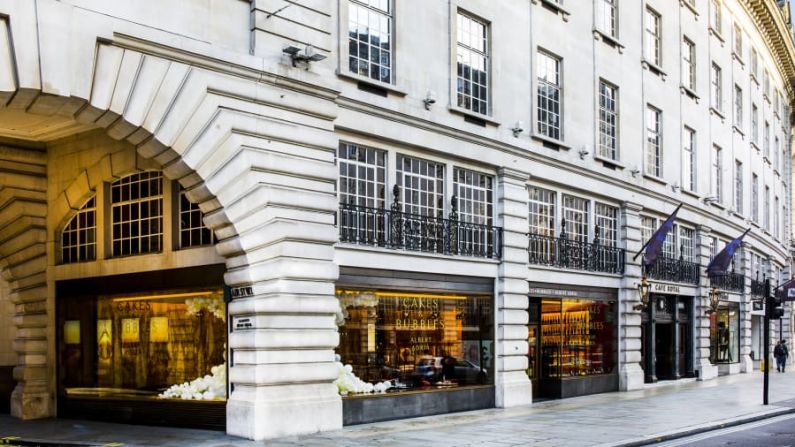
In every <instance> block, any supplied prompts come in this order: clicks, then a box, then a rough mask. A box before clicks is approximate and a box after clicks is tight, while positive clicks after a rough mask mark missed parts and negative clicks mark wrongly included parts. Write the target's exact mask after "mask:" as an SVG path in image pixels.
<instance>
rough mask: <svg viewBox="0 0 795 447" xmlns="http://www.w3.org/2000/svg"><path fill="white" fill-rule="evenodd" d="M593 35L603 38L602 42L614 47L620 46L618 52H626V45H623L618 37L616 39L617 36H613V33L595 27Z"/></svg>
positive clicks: (598, 38) (597, 38)
mask: <svg viewBox="0 0 795 447" xmlns="http://www.w3.org/2000/svg"><path fill="white" fill-rule="evenodd" d="M593 37H594V39H596V40H601V41H602V42H604V43H606V44H608V45H610V46H611V47H613V48H618V52H619V53H623V52H624V45H622V44H621V42H619V41H618V39H616V38H615V37H613V36H611V35H609V34H607V33H605V32H603V31H602V30H600V29H598V28H594V29H593Z"/></svg>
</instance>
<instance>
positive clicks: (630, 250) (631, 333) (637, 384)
mask: <svg viewBox="0 0 795 447" xmlns="http://www.w3.org/2000/svg"><path fill="white" fill-rule="evenodd" d="M642 209H643V207H642V206H641V205H640V204H638V203H633V202H624V203H623V204H622V205H621V236H620V238H621V239H623V240H624V241H626V250H627V260H626V261H627V263H626V270H625V272H624V277H623V278H622V281H621V290H620V291H619V312H620V319H621V333H620V334H619V338H620V340H619V343H620V348H619V354H618V355H619V359H618V363H619V365H620V369H619V387H620V389H621V390H622V391H630V390H635V389H638V388H642V387H643V381H644V373H643V368H642V367H641V365H640V360H641V343H642V341H641V334H642V332H641V324H642V320H641V313H640V311H638V310H635V309H634V307H635V306H636V305H638V304H640V293H639V292H638V283H640V279H641V274H642V272H641V264H640V262H641V261H640V259H641V258H640V257H638V258H637V259H634V260H633V259H632V257H633V256H635V253H637V252H638V250H640V247H641V246H642V245H643V241H642V240H641V233H640V214H639V213H640V210H642Z"/></svg>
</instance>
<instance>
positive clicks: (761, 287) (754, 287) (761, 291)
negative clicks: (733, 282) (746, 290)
mask: <svg viewBox="0 0 795 447" xmlns="http://www.w3.org/2000/svg"><path fill="white" fill-rule="evenodd" d="M751 295H752V296H761V297H763V296H765V281H764V280H762V281H759V280H757V279H752V280H751Z"/></svg>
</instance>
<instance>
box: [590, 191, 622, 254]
mask: <svg viewBox="0 0 795 447" xmlns="http://www.w3.org/2000/svg"><path fill="white" fill-rule="evenodd" d="M594 216H595V218H596V226H597V227H598V228H599V243H600V244H601V245H603V246H605V247H615V246H616V245H617V244H618V208H616V207H614V206H610V205H606V204H604V203H599V202H596V204H595V205H594Z"/></svg>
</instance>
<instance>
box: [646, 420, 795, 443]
mask: <svg viewBox="0 0 795 447" xmlns="http://www.w3.org/2000/svg"><path fill="white" fill-rule="evenodd" d="M794 418H795V414H784V415H781V416H776V417H772V418H770V419H763V420H761V421H756V422H749V423H747V424H742V425H737V426H735V427H729V428H721V429H716V430H711V431H708V432H705V433H702V434H699V435H693V436H688V437H685V438H679V439H674V440H671V441H668V442H665V443H662V444H656V445H657V446H658V447H679V446H683V445H688V444H692V443H694V442H697V441H703V440H705V439H710V438H715V437H718V436H723V435H728V434H731V433H737V432H740V431H745V430H750V429H752V428H757V427H763V426H765V425H770V424H774V423H776V422H781V421H786V420H788V419H794ZM721 426H723V424H721Z"/></svg>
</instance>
